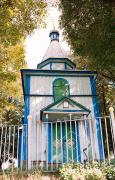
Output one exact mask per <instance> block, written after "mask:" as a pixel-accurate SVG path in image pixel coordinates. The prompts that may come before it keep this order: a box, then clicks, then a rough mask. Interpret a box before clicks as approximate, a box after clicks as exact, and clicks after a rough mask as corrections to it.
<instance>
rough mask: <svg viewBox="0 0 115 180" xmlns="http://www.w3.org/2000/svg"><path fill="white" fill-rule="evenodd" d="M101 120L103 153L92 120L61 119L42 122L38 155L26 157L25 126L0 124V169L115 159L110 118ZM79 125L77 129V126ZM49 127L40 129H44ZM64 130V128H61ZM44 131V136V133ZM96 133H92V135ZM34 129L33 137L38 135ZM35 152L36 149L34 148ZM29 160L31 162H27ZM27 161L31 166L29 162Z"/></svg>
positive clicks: (26, 131) (53, 168) (44, 168)
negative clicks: (31, 157) (39, 154)
mask: <svg viewBox="0 0 115 180" xmlns="http://www.w3.org/2000/svg"><path fill="white" fill-rule="evenodd" d="M96 119H98V120H99V121H100V122H101V123H100V133H101V139H102V140H100V141H101V143H102V147H103V148H102V155H103V157H100V155H99V153H98V148H97V147H98V146H97V144H96V143H98V141H97V140H96V137H97V132H96V134H95V127H93V126H92V121H94V119H76V120H71V121H70V120H61V121H56V122H42V123H41V128H42V132H43V134H42V136H41V142H44V141H42V138H44V136H45V137H46V143H45V144H43V143H41V146H40V147H39V149H40V148H41V152H42V153H41V158H40V159H39V158H38V154H37V153H36V157H35V158H34V159H28V158H29V155H28V147H29V146H28V143H29V139H28V126H27V125H22V126H16V125H12V126H5V125H1V126H0V170H1V171H7V170H10V171H14V170H23V169H26V170H28V169H33V168H35V169H43V170H57V169H58V168H59V167H60V166H62V165H63V164H65V163H77V162H80V163H85V162H94V161H99V162H100V161H104V162H105V161H107V162H108V163H110V161H111V160H113V159H115V142H114V135H113V129H112V124H111V119H110V117H102V118H101V117H98V118H96ZM78 126H79V127H80V128H78ZM44 128H46V129H49V130H48V131H46V132H45V131H43V129H44ZM63 129H64V131H63ZM44 132H45V133H46V135H45V134H44ZM94 134H95V135H96V136H95V135H94ZM37 137H38V136H37V131H36V138H37ZM36 151H37V150H36ZM30 161H31V162H30ZM29 162H30V165H29Z"/></svg>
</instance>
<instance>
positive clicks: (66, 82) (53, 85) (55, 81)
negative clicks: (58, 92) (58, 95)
mask: <svg viewBox="0 0 115 180" xmlns="http://www.w3.org/2000/svg"><path fill="white" fill-rule="evenodd" d="M57 80H63V81H65V82H66V83H67V84H68V87H69V95H68V96H70V84H69V82H68V81H67V80H66V79H64V78H56V79H55V80H54V81H53V82H52V92H53V98H54V102H55V96H54V84H55V82H56V81H57Z"/></svg>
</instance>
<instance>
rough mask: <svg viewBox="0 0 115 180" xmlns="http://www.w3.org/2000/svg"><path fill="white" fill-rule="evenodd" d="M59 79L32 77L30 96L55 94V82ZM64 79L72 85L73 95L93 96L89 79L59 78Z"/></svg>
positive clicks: (71, 91) (71, 92)
mask: <svg viewBox="0 0 115 180" xmlns="http://www.w3.org/2000/svg"><path fill="white" fill-rule="evenodd" d="M57 78H58V77H52V76H50V77H48V76H46V77H45V76H31V86H30V87H31V88H30V94H42V95H52V94H53V81H54V80H55V79H57ZM59 78H64V79H66V80H67V81H68V83H69V84H70V94H71V95H88V94H91V88H90V79H89V77H63V76H61V77H59Z"/></svg>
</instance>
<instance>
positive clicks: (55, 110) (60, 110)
mask: <svg viewBox="0 0 115 180" xmlns="http://www.w3.org/2000/svg"><path fill="white" fill-rule="evenodd" d="M47 112H87V111H86V110H62V109H49V110H47Z"/></svg>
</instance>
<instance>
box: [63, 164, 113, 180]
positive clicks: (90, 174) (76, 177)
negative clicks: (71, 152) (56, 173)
mask: <svg viewBox="0 0 115 180" xmlns="http://www.w3.org/2000/svg"><path fill="white" fill-rule="evenodd" d="M60 176H61V179H64V180H115V165H113V164H112V165H107V164H103V163H101V164H99V163H97V162H96V163H92V164H89V163H88V164H84V165H83V164H74V165H72V164H67V165H64V166H63V167H62V168H61V169H60Z"/></svg>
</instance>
